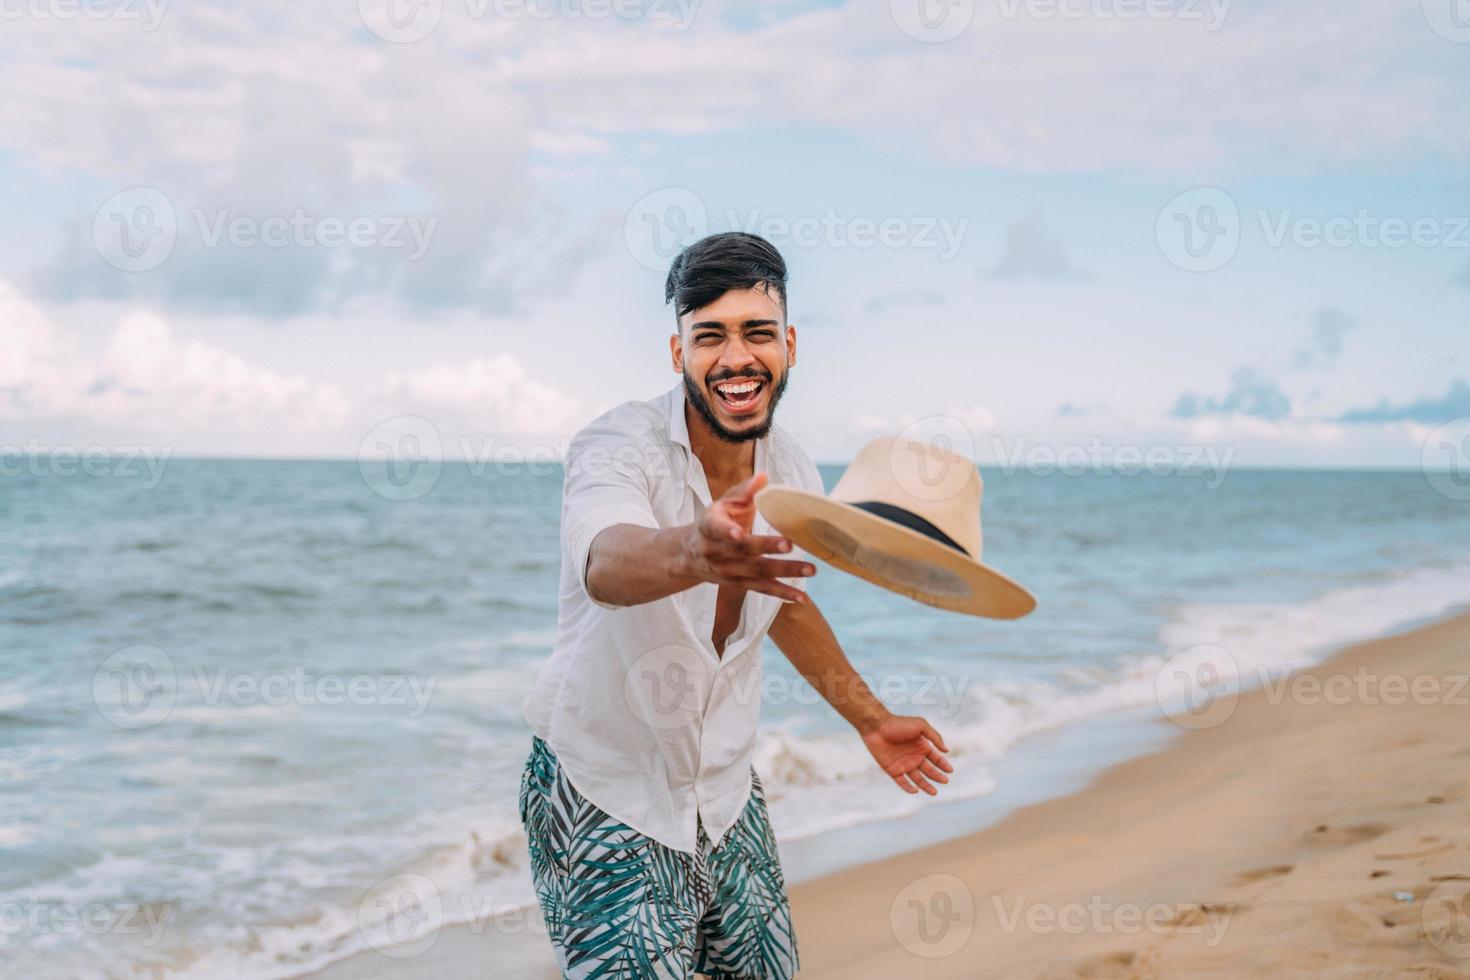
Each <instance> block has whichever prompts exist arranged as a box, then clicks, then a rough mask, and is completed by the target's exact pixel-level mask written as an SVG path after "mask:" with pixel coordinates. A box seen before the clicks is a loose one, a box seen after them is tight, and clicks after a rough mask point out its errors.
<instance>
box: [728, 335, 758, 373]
mask: <svg viewBox="0 0 1470 980" xmlns="http://www.w3.org/2000/svg"><path fill="white" fill-rule="evenodd" d="M755 362H756V361H755V355H754V354H753V353H751V350H750V348H749V347H747V346H746V345H745V341H743V340H740V339H739V338H738V337H737V338H735V339H733V340H731V341H730V342H729V343H728V344H726V345H725V349H724V350H723V351H721V352H720V367H721V368H723V369H724V370H726V371H729V372H731V373H734V374H740V373H742V372H744V371H747V370H749V369H750V368H751V367H752V366H754V364H755Z"/></svg>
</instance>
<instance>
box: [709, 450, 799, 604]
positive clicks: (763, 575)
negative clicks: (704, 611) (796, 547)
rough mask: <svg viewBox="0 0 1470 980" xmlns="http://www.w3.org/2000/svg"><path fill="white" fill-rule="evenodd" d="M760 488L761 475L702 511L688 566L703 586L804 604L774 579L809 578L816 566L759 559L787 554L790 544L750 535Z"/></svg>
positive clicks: (782, 539)
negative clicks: (722, 587)
mask: <svg viewBox="0 0 1470 980" xmlns="http://www.w3.org/2000/svg"><path fill="white" fill-rule="evenodd" d="M765 484H766V474H765V472H764V471H762V472H759V473H756V474H754V475H752V476H751V477H749V478H748V479H745V480H742V481H740V482H739V483H737V484H735V485H734V486H733V487H731V488H730V489H729V490H727V491H726V492H725V494H724V496H722V497H720V499H719V500H716V501H714V502H713V503H712V504H710V505H709V506H708V507H706V508H705V511H704V514H703V515H702V516H701V517H700V519H699V520H698V521H697V522H696V523H695V524H694V525H693V526H692V527H691V528H690V529H689V530H690V533H689V538H688V541H687V547H686V555H687V558H688V562H689V567H690V568H692V569H693V570H694V573H695V574H696V575H698V576H699V577H700V578H701V579H703V580H704V581H706V582H716V583H718V584H720V585H728V586H731V587H733V588H737V589H747V590H753V591H756V592H766V593H769V594H771V595H774V596H780V597H781V598H782V599H788V600H792V601H796V602H810V600H809V599H808V598H807V596H806V593H805V592H803V591H802V590H800V589H794V588H792V587H791V586H789V585H785V584H783V583H781V582H778V581H776V579H777V578H801V577H803V576H804V575H811V574H814V573H815V572H816V566H814V565H812V564H810V563H809V562H804V561H788V560H783V559H780V558H765V557H762V556H763V555H766V554H769V553H777V554H780V553H785V552H789V551H790V550H791V541H790V539H788V538H785V537H782V536H780V535H757V534H752V533H750V532H751V528H753V527H754V526H755V513H756V508H755V495H756V492H757V491H758V490H760V489H761V488H762V487H763V486H765ZM808 569H809V570H810V571H808Z"/></svg>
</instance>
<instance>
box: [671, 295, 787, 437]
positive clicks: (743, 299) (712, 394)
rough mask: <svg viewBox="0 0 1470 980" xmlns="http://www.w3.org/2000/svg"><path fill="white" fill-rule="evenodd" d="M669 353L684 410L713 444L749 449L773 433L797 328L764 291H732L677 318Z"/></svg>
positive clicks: (776, 300) (779, 305)
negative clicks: (685, 399)
mask: <svg viewBox="0 0 1470 980" xmlns="http://www.w3.org/2000/svg"><path fill="white" fill-rule="evenodd" d="M670 350H671V351H672V353H673V358H674V368H675V369H676V370H682V371H683V373H684V390H685V392H686V393H687V395H688V396H689V403H690V404H691V405H693V406H694V408H695V410H696V411H697V412H699V414H700V415H701V416H702V417H703V418H704V420H705V422H706V423H708V425H709V427H710V428H711V429H712V430H713V431H714V433H715V435H716V436H717V437H719V438H720V439H723V440H724V441H726V442H746V441H748V440H751V439H760V438H761V437H763V436H765V435H766V433H768V432H769V431H770V430H771V423H772V422H773V421H775V413H776V403H777V402H779V401H780V400H781V395H782V394H783V393H784V392H785V391H786V380H787V374H788V372H789V371H790V366H791V365H792V364H795V363H796V328H795V327H790V326H787V325H786V314H785V312H784V311H783V310H782V309H781V303H780V301H779V300H778V299H777V298H776V297H775V296H773V295H771V294H769V293H768V292H767V291H766V289H765V287H764V286H753V287H751V288H750V289H740V290H734V289H732V290H730V291H729V292H727V293H725V294H724V295H723V296H721V297H720V298H719V299H717V300H715V301H714V302H713V303H710V304H709V305H708V306H704V307H701V308H699V309H697V310H693V311H692V312H690V313H686V314H685V315H683V316H681V317H680V318H679V333H678V334H676V335H675V336H674V337H672V338H671V339H670ZM752 383H754V385H755V389H754V391H743V390H741V389H742V388H747V387H749V386H750V385H751V384H752ZM732 388H733V390H732Z"/></svg>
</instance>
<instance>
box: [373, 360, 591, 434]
mask: <svg viewBox="0 0 1470 980" xmlns="http://www.w3.org/2000/svg"><path fill="white" fill-rule="evenodd" d="M383 387H384V393H385V395H386V397H387V398H388V399H389V400H390V401H392V402H393V403H395V404H397V405H399V406H401V407H402V408H404V409H405V410H408V411H417V410H423V411H428V412H430V413H437V414H439V415H441V416H444V415H448V416H453V417H454V420H455V421H456V422H457V423H459V424H460V425H462V426H466V427H470V428H472V429H473V430H475V431H477V432H501V433H505V432H509V433H516V434H554V435H562V434H567V433H569V432H572V431H575V430H576V428H577V427H578V426H579V425H580V424H582V423H585V421H586V418H585V417H584V415H585V413H584V412H583V411H582V406H581V403H580V401H579V400H578V399H577V398H575V397H573V396H572V395H569V394H567V393H566V392H564V391H562V390H560V389H558V388H556V387H554V386H552V385H549V384H545V383H543V382H540V381H535V380H532V379H531V378H529V377H527V376H526V371H525V368H524V367H522V365H521V362H520V361H519V360H518V359H517V358H516V357H514V356H512V355H510V354H498V355H496V356H494V357H482V358H475V359H473V360H469V361H464V362H461V363H457V364H448V363H440V364H431V365H429V366H427V367H423V368H416V369H414V370H409V371H393V372H391V373H389V375H388V376H387V378H386V379H385V381H384V386H383Z"/></svg>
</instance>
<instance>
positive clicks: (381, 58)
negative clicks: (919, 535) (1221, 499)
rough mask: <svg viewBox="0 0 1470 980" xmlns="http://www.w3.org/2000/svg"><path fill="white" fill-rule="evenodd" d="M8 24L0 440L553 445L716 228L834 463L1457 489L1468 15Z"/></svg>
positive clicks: (172, 446) (1269, 3)
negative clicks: (1155, 467) (1163, 471)
mask: <svg viewBox="0 0 1470 980" xmlns="http://www.w3.org/2000/svg"><path fill="white" fill-rule="evenodd" d="M0 20H4V21H5V23H3V24H0V66H3V71H4V74H5V78H6V91H5V94H4V96H3V98H0V202H3V205H4V215H5V221H4V223H3V225H0V455H3V452H4V451H6V450H7V449H8V450H9V451H11V452H12V453H13V452H14V451H15V450H16V448H17V447H18V448H19V449H20V450H21V451H24V452H41V453H45V452H55V451H61V450H65V451H71V452H85V451H88V450H89V449H95V448H97V447H113V448H114V449H115V448H116V447H137V446H147V447H151V448H152V449H153V450H154V451H155V452H157V451H163V452H168V453H172V454H176V455H181V456H184V455H209V456H270V457H312V456H327V457H341V458H351V457H353V456H354V455H357V456H359V457H360V456H361V455H362V454H363V453H372V452H375V451H377V450H376V449H375V448H374V447H381V446H383V445H384V444H385V440H386V442H387V443H393V442H394V441H395V440H398V439H400V438H401V437H402V433H403V432H405V431H412V432H415V433H418V436H419V437H421V442H423V443H424V444H425V445H426V446H429V447H430V448H431V449H435V450H437V451H441V452H442V453H443V454H444V455H446V456H450V457H455V456H465V457H470V458H484V456H485V455H486V454H487V453H492V452H495V451H498V450H507V451H511V452H515V451H519V452H523V453H536V452H543V453H544V452H546V451H550V452H552V453H559V451H560V450H561V449H564V447H565V444H566V441H567V440H568V439H569V438H570V436H571V435H572V434H573V433H575V432H576V431H577V430H578V429H579V428H580V427H581V426H583V425H585V424H586V423H587V422H588V421H590V420H591V419H592V418H594V417H595V416H596V415H598V414H599V413H601V412H603V411H606V410H607V409H609V408H611V407H612V406H614V405H616V404H618V403H620V402H623V401H626V400H629V399H646V398H651V397H653V396H655V395H656V394H658V393H660V392H662V391H665V390H667V389H668V388H669V387H670V386H671V385H673V384H675V383H677V382H678V380H679V379H678V376H677V375H676V374H675V373H674V371H673V369H672V367H671V365H670V360H669V353H668V338H669V335H670V333H671V332H672V330H673V322H674V321H673V314H672V312H671V310H670V309H669V307H667V306H666V305H665V304H664V300H663V277H664V274H665V272H666V270H667V265H668V263H669V261H670V260H671V259H672V258H673V256H674V255H675V254H676V253H677V251H678V249H679V248H681V247H682V246H684V245H687V244H688V243H689V242H691V241H693V240H694V239H696V238H697V237H699V236H700V235H702V234H706V233H709V232H715V231H725V230H731V229H742V230H748V231H755V232H757V233H760V234H764V235H765V236H766V237H768V238H769V239H771V241H772V242H773V243H774V244H776V245H777V247H778V248H780V249H781V251H782V253H783V255H785V257H786V259H787V261H788V263H789V266H790V276H791V279H790V286H789V315H790V320H791V322H792V323H793V324H794V325H795V326H796V329H797V364H796V366H795V367H794V368H793V369H792V378H791V383H790V386H789V388H788V389H787V392H786V396H785V398H784V399H783V400H782V402H781V404H780V406H779V409H778V411H777V420H778V422H779V423H780V424H782V425H783V426H784V427H786V428H787V429H789V430H790V431H791V432H792V433H793V434H794V435H795V436H796V437H797V438H798V439H799V440H800V441H801V443H802V444H803V445H804V446H805V447H806V448H807V450H808V452H809V454H810V455H811V456H812V457H813V458H814V459H816V460H817V461H819V462H841V461H845V460H848V459H850V458H851V457H852V456H853V454H854V453H855V452H856V450H857V449H858V448H859V447H860V446H862V445H863V444H864V443H865V442H867V441H868V440H870V439H872V438H876V437H878V436H884V435H895V434H906V435H909V436H911V437H933V435H934V434H935V433H943V434H944V436H945V438H946V439H948V440H949V441H950V443H951V445H952V446H953V447H955V448H958V449H960V450H961V451H964V452H966V453H967V454H969V455H971V456H972V457H973V458H976V459H977V460H978V461H980V462H982V464H985V463H991V464H993V463H995V462H997V461H999V462H1002V463H1005V462H1009V463H1012V464H1017V465H1035V464H1036V463H1037V462H1038V461H1042V462H1044V461H1045V460H1046V459H1048V458H1065V457H1067V455H1068V454H1071V457H1070V458H1074V459H1085V460H1087V461H1089V465H1091V464H1094V463H1099V462H1101V463H1102V464H1103V465H1106V464H1107V461H1108V460H1109V459H1114V458H1116V457H1118V455H1119V454H1124V453H1132V454H1133V455H1134V456H1135V457H1137V456H1146V455H1147V454H1150V453H1152V454H1153V456H1151V457H1148V458H1152V459H1155V460H1158V461H1159V465H1161V466H1167V465H1171V463H1170V461H1175V462H1179V461H1184V460H1187V458H1188V457H1189V456H1190V455H1191V454H1194V453H1198V452H1199V451H1201V450H1202V449H1206V448H1207V449H1209V450H1211V451H1213V452H1216V453H1221V454H1223V453H1228V454H1229V455H1230V456H1231V458H1232V459H1233V460H1234V461H1235V462H1236V463H1237V464H1247V465H1259V466H1325V467H1360V466H1361V467H1401V468H1416V467H1420V466H1422V465H1431V464H1433V465H1448V466H1464V465H1470V343H1467V338H1470V167H1467V164H1470V99H1467V98H1465V93H1466V91H1467V90H1470V0H1314V2H1306V0H867V2H861V3H859V2H851V3H840V2H804V0H726V2H722V3H717V2H715V0H323V2H319V3H309V4H308V3H285V2H268V0H261V2H256V3H252V4H249V5H241V4H234V3H223V2H213V0H193V2H190V3H188V4H184V3H170V2H168V0H0ZM1130 458H1131V457H1130Z"/></svg>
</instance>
